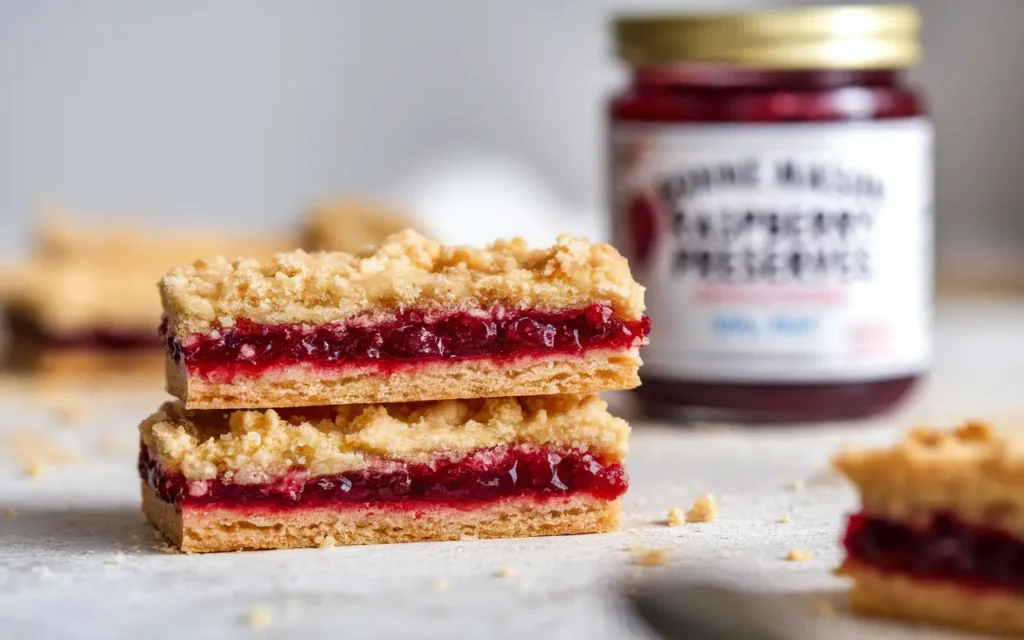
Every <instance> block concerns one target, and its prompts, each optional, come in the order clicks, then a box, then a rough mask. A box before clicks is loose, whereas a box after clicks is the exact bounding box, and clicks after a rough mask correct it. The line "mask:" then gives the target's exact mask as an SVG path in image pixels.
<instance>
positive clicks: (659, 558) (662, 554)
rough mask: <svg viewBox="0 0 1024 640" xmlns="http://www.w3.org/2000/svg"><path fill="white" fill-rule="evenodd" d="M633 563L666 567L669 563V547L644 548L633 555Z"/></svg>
mask: <svg viewBox="0 0 1024 640" xmlns="http://www.w3.org/2000/svg"><path fill="white" fill-rule="evenodd" d="M633 563H634V564H637V565H640V566H641V567H664V566H665V565H667V564H668V549H643V550H641V551H638V552H637V553H636V555H634V556H633Z"/></svg>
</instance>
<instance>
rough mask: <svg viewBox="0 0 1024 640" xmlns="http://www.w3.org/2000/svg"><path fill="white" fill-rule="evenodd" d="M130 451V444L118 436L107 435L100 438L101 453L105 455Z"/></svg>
mask: <svg viewBox="0 0 1024 640" xmlns="http://www.w3.org/2000/svg"><path fill="white" fill-rule="evenodd" d="M133 444H135V443H133ZM128 449H129V445H128V443H127V442H126V441H125V440H123V439H121V438H119V437H117V436H114V435H111V434H107V435H105V436H103V437H102V438H100V451H103V452H104V453H119V452H121V451H126V450H128Z"/></svg>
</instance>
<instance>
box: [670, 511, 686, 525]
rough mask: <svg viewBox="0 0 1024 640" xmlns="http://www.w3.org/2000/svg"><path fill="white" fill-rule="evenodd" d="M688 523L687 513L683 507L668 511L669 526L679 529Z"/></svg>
mask: <svg viewBox="0 0 1024 640" xmlns="http://www.w3.org/2000/svg"><path fill="white" fill-rule="evenodd" d="M685 523H686V511H684V510H683V508H682V507H672V508H671V509H669V510H668V526H670V527H678V526H679V525H681V524H685Z"/></svg>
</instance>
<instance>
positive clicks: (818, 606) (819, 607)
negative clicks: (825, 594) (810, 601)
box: [814, 598, 836, 619]
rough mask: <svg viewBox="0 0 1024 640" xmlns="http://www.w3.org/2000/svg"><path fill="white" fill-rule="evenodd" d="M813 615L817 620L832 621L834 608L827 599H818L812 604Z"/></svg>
mask: <svg viewBox="0 0 1024 640" xmlns="http://www.w3.org/2000/svg"><path fill="white" fill-rule="evenodd" d="M814 613H815V615H817V616H818V617H819V618H827V619H832V618H835V617H836V607H835V605H834V604H833V603H832V601H831V600H829V599H828V598H820V599H818V600H815V602H814Z"/></svg>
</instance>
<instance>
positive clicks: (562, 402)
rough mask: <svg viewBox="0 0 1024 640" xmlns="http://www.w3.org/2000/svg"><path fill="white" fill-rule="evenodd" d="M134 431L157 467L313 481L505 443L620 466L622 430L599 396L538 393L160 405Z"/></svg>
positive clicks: (198, 474)
mask: <svg viewBox="0 0 1024 640" xmlns="http://www.w3.org/2000/svg"><path fill="white" fill-rule="evenodd" d="M139 431H140V434H141V438H142V443H143V444H144V445H145V446H146V447H147V448H148V449H149V451H150V455H152V456H153V457H154V459H155V460H156V461H157V462H158V463H159V465H160V467H161V468H162V469H163V470H165V471H168V472H172V473H173V472H181V473H182V474H183V475H184V476H185V478H187V479H189V480H211V479H213V478H217V477H221V476H225V475H227V476H228V477H231V478H232V481H233V482H235V483H240V484H251V483H261V482H268V481H271V480H273V479H274V478H275V477H278V476H280V475H282V474H284V473H286V472H288V471H289V470H291V469H293V468H294V467H296V466H300V467H302V468H304V469H306V470H307V471H308V473H309V475H310V476H313V477H315V476H320V475H331V474H338V473H343V472H345V471H350V470H357V469H364V468H367V467H368V466H370V465H371V464H373V463H374V462H377V461H380V460H393V461H402V462H429V461H430V460H431V458H433V457H434V456H435V455H437V454H443V455H445V456H450V457H456V456H459V455H463V454H467V453H470V452H473V451H476V450H480V449H490V448H493V447H499V446H503V445H512V444H529V445H538V446H546V445H553V446H556V447H559V448H563V449H567V448H577V449H583V450H588V451H592V452H594V453H595V454H600V456H601V457H602V458H603V459H605V460H608V461H610V462H620V461H621V460H622V459H623V458H624V457H625V455H626V451H627V439H628V436H629V425H628V424H627V423H626V422H625V421H624V420H622V419H620V418H616V417H614V416H612V415H611V414H610V413H608V405H607V403H605V402H604V401H603V400H601V399H600V398H599V397H598V396H542V397H534V398H529V397H527V398H492V399H476V400H458V401H456V400H451V401H447V402H425V403H414V404H408V405H401V404H392V405H377V404H373V405H343V406H337V407H316V408H313V409H308V410H297V411H283V410H282V411H281V412H279V411H275V410H272V409H270V410H266V411H235V412H233V413H230V414H225V413H221V412H195V411H188V410H185V409H184V408H183V407H182V405H181V403H180V402H169V403H167V404H165V405H164V406H163V408H162V410H161V411H159V412H157V413H156V414H154V415H152V416H150V417H149V418H147V419H146V420H144V421H143V422H142V424H141V425H140V426H139Z"/></svg>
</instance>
